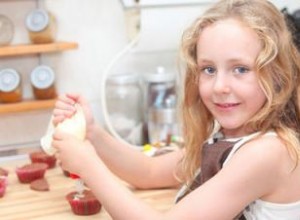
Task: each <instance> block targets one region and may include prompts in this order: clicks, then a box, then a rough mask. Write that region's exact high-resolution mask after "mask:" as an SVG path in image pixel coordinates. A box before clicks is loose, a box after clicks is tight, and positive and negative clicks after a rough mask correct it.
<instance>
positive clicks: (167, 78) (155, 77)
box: [144, 66, 175, 83]
mask: <svg viewBox="0 0 300 220" xmlns="http://www.w3.org/2000/svg"><path fill="white" fill-rule="evenodd" d="M144 79H145V80H146V81H147V82H152V83H163V82H171V81H175V74H172V73H166V72H165V68H164V67H161V66H160V67H157V72H156V73H148V74H145V76H144Z"/></svg>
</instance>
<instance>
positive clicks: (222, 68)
mask: <svg viewBox="0 0 300 220" xmlns="http://www.w3.org/2000/svg"><path fill="white" fill-rule="evenodd" d="M260 50H261V43H260V41H259V38H258V36H257V35H256V33H255V32H254V31H253V30H252V29H250V28H248V27H246V26H243V25H242V23H240V22H239V21H237V20H234V19H227V20H223V21H219V22H216V23H214V24H212V25H210V26H208V27H206V28H205V29H204V30H203V31H202V33H201V34H200V37H199V40H198V45H197V56H198V57H197V63H198V67H199V92H200V97H201V99H202V101H203V103H204V104H205V105H206V107H207V108H208V109H209V111H210V112H211V113H212V115H213V116H214V118H215V119H216V120H217V121H218V122H219V123H220V125H221V127H222V129H223V130H222V131H223V132H224V134H225V136H226V137H237V136H241V135H246V134H247V133H248V132H249V131H248V130H247V128H245V126H244V124H245V122H247V121H248V120H249V119H250V118H252V117H253V116H254V115H255V114H256V113H257V112H258V111H259V110H260V109H261V108H262V106H263V105H264V103H265V102H266V96H265V94H264V92H263V90H262V88H261V87H260V85H259V82H258V77H257V74H256V72H255V59H256V58H257V56H258V54H259V52H260Z"/></svg>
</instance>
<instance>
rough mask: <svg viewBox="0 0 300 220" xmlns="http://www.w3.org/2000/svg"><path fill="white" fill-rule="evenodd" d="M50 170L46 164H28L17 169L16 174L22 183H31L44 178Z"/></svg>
mask: <svg viewBox="0 0 300 220" xmlns="http://www.w3.org/2000/svg"><path fill="white" fill-rule="evenodd" d="M47 168H48V165H47V164H46V163H32V164H26V165H24V166H22V167H17V168H16V174H17V176H18V179H19V181H20V182H21V183H30V182H32V181H33V180H36V179H40V178H43V177H44V175H45V172H46V170H47Z"/></svg>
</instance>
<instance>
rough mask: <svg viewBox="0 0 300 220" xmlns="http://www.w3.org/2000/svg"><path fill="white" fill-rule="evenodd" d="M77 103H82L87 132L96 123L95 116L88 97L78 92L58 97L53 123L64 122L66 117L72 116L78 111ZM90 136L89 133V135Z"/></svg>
mask: <svg viewBox="0 0 300 220" xmlns="http://www.w3.org/2000/svg"><path fill="white" fill-rule="evenodd" d="M75 103H78V104H80V105H81V107H82V109H83V112H84V116H85V120H86V126H87V133H89V132H90V129H91V128H93V125H94V117H93V115H92V111H91V108H90V106H89V104H88V102H87V100H86V99H84V98H83V97H82V96H80V95H76V94H65V95H61V96H59V97H58V99H57V102H56V103H55V108H54V110H53V121H52V122H53V124H54V126H56V125H57V124H58V123H60V122H62V121H63V120H65V119H66V118H70V117H71V116H72V115H73V114H75V112H76V108H75V107H74V105H75ZM87 136H88V135H87Z"/></svg>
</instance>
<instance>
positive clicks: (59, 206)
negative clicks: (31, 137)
mask: <svg viewBox="0 0 300 220" xmlns="http://www.w3.org/2000/svg"><path fill="white" fill-rule="evenodd" d="M26 163H29V160H22V161H14V162H10V163H7V162H6V163H5V164H0V167H2V168H5V169H7V170H8V171H9V175H8V187H7V189H6V193H5V195H4V197H2V198H0V219H1V220H2V219H3V220H48V219H49V220H69V219H70V220H71V219H72V220H77V219H78V220H79V219H80V220H83V219H98V220H99V219H100V220H111V219H112V218H111V217H110V216H109V214H108V213H107V212H106V211H105V209H104V208H103V207H102V209H101V211H100V212H99V213H98V214H96V215H90V216H85V217H82V216H77V215H74V214H73V213H72V211H71V209H70V206H69V204H68V202H67V200H66V199H65V195H67V194H68V193H69V192H71V191H74V190H75V182H74V180H72V179H70V178H67V177H65V176H64V175H63V172H62V170H61V168H60V167H59V166H56V167H55V168H54V169H49V170H47V172H46V174H45V177H46V179H47V180H48V182H49V185H50V191H47V192H38V191H33V190H31V189H30V187H29V184H21V183H20V182H19V180H18V178H17V176H16V173H15V168H16V167H17V166H21V165H24V164H26ZM132 191H133V193H134V194H136V196H137V197H139V198H141V199H142V200H143V201H145V202H146V203H148V204H150V205H151V206H152V207H154V208H156V209H158V210H167V209H169V208H170V207H171V206H172V205H173V202H174V198H175V194H176V192H177V190H175V189H162V190H132Z"/></svg>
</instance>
